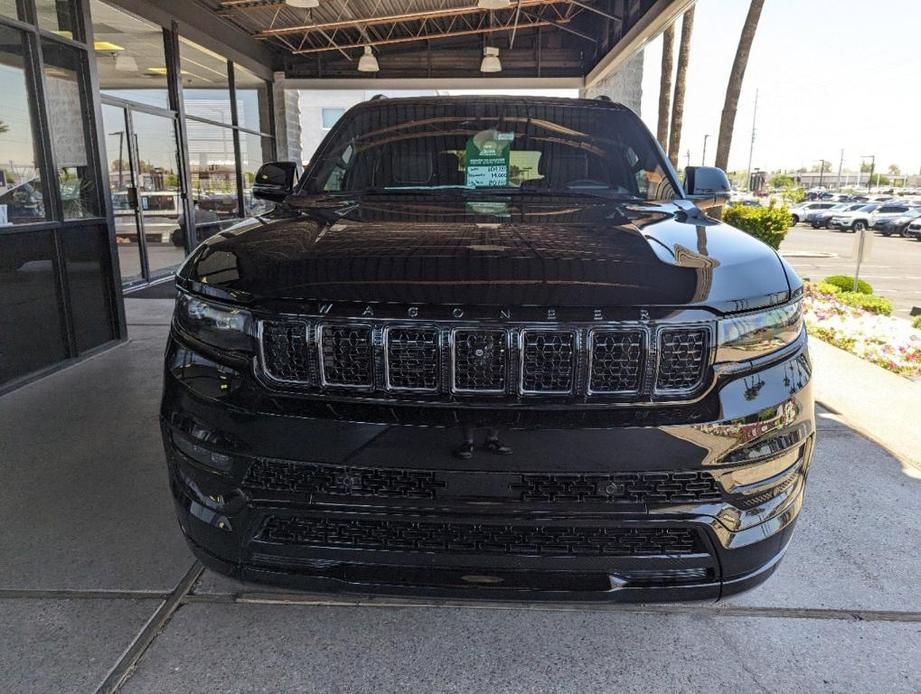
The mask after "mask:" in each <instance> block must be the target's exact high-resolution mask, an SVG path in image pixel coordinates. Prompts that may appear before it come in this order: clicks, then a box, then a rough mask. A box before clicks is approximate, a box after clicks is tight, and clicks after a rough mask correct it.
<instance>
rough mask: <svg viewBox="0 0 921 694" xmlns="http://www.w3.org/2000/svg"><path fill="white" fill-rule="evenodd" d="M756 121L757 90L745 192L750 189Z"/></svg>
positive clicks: (756, 91)
mask: <svg viewBox="0 0 921 694" xmlns="http://www.w3.org/2000/svg"><path fill="white" fill-rule="evenodd" d="M757 120H758V90H757V89H756V90H755V110H754V112H753V113H752V143H751V147H749V149H748V174H747V176H746V177H745V190H747V191H748V192H751V189H752V154H754V152H755V122H756V121H757Z"/></svg>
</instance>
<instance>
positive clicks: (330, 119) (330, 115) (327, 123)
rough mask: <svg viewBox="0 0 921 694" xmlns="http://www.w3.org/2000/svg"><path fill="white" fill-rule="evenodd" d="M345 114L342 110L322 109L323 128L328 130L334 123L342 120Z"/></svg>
mask: <svg viewBox="0 0 921 694" xmlns="http://www.w3.org/2000/svg"><path fill="white" fill-rule="evenodd" d="M343 113H345V109H344V108H324V109H323V113H322V115H323V127H324V128H326V129H327V130H329V129H330V128H331V127H333V126H334V125H335V124H336V121H337V120H339V119H340V118H342V114H343Z"/></svg>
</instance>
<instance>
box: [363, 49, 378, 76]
mask: <svg viewBox="0 0 921 694" xmlns="http://www.w3.org/2000/svg"><path fill="white" fill-rule="evenodd" d="M380 69H381V66H380V65H378V64H377V58H375V57H374V53H372V52H371V46H365V52H364V54H363V55H362V56H361V58H359V59H358V72H378V71H379V70H380Z"/></svg>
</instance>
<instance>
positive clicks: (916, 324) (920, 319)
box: [911, 316, 921, 330]
mask: <svg viewBox="0 0 921 694" xmlns="http://www.w3.org/2000/svg"><path fill="white" fill-rule="evenodd" d="M911 326H912V327H913V328H917V329H918V330H921V316H915V319H914V320H913V321H912V322H911Z"/></svg>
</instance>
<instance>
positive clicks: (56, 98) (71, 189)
mask: <svg viewBox="0 0 921 694" xmlns="http://www.w3.org/2000/svg"><path fill="white" fill-rule="evenodd" d="M42 55H43V56H44V59H45V68H44V71H45V98H46V102H47V106H48V120H49V122H50V125H51V127H50V129H49V131H50V136H51V149H52V151H53V152H54V157H55V161H56V162H57V166H58V181H59V183H60V187H61V198H62V199H63V202H64V219H79V218H81V217H95V216H97V215H98V213H99V210H98V200H97V195H96V185H95V182H94V180H93V167H92V164H91V162H92V158H91V157H90V155H89V152H88V150H87V144H88V143H87V141H86V133H85V132H84V130H83V124H84V121H85V119H84V118H83V113H84V111H85V106H84V104H85V102H84V98H83V96H84V95H83V93H82V91H83V90H82V88H81V84H80V74H81V73H82V72H83V71H84V70H83V67H84V66H83V57H82V55H81V53H80V51H78V50H77V49H75V48H71V47H70V46H63V45H60V44H57V43H54V42H52V41H48V40H44V39H43V40H42Z"/></svg>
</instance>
